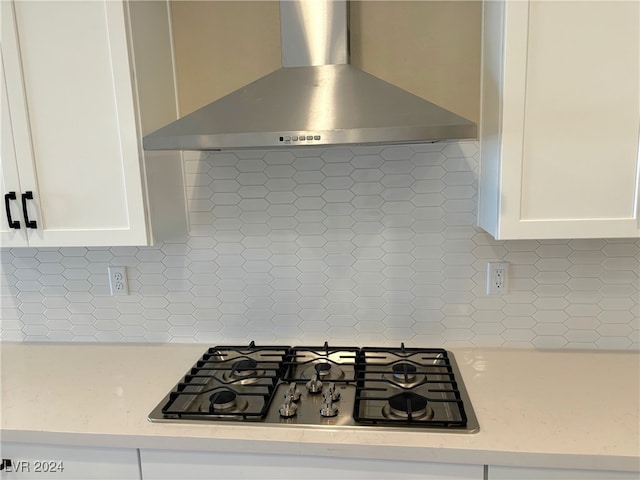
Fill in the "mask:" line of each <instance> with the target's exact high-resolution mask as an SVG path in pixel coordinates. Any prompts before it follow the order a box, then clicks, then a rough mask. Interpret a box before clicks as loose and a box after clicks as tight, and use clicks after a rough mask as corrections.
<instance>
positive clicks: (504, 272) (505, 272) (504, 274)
mask: <svg viewBox="0 0 640 480" xmlns="http://www.w3.org/2000/svg"><path fill="white" fill-rule="evenodd" d="M508 292H509V263H508V262H489V263H488V264H487V295H504V294H506V293H508Z"/></svg>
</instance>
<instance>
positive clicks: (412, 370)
mask: <svg viewBox="0 0 640 480" xmlns="http://www.w3.org/2000/svg"><path fill="white" fill-rule="evenodd" d="M417 371H418V369H417V367H416V366H415V365H414V364H412V363H408V362H400V363H395V364H393V365H392V366H391V371H390V372H385V373H383V374H382V378H384V379H385V380H388V381H390V382H392V383H394V384H396V385H399V386H401V387H413V386H415V385H418V384H419V383H422V382H423V381H424V379H425V376H424V375H423V374H417V373H416V372H417Z"/></svg>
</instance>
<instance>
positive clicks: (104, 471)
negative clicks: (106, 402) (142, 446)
mask: <svg viewBox="0 0 640 480" xmlns="http://www.w3.org/2000/svg"><path fill="white" fill-rule="evenodd" d="M1 455H2V459H3V464H4V469H3V470H2V472H0V478H1V479H2V480H5V479H6V480H11V479H25V480H29V479H34V478H39V479H42V478H51V479H61V480H64V479H77V480H93V479H104V480H107V479H109V480H116V479H117V480H140V479H141V477H140V465H139V461H138V451H137V450H135V449H120V448H89V447H67V446H54V445H36V444H20V443H3V444H2V452H1ZM7 460H11V465H8V462H7Z"/></svg>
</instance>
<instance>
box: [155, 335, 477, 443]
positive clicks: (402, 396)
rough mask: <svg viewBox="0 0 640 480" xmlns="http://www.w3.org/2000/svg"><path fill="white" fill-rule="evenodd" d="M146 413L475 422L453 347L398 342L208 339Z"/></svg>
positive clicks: (162, 417)
mask: <svg viewBox="0 0 640 480" xmlns="http://www.w3.org/2000/svg"><path fill="white" fill-rule="evenodd" d="M149 420H151V421H153V422H201V423H202V422H215V421H228V422H254V423H265V424H269V425H303V426H316V425H318V426H322V425H326V426H332V427H336V426H372V425H373V426H384V427H401V428H428V429H431V430H436V431H446V432H456V433H475V432H477V431H478V430H479V426H478V422H477V420H476V417H475V415H474V413H473V408H472V406H471V401H470V400H469V397H468V395H467V392H466V390H465V388H464V385H463V383H462V376H461V375H460V371H459V370H458V367H457V365H456V363H455V359H454V357H453V354H452V353H451V352H449V351H446V350H443V349H438V348H406V347H405V346H404V344H402V345H401V346H400V347H399V348H376V347H364V348H358V347H330V346H329V345H328V344H327V343H325V344H324V345H323V346H321V347H287V346H257V345H255V344H254V343H253V342H251V344H250V345H248V346H218V347H212V348H209V349H208V350H207V352H206V353H205V354H204V355H203V356H202V358H201V359H200V360H198V362H197V363H196V364H195V365H194V366H193V367H192V368H191V370H189V371H188V372H187V374H186V375H185V376H184V378H183V379H182V380H181V381H180V382H179V383H178V384H177V385H176V386H175V387H174V388H173V390H171V392H170V393H169V394H168V395H167V396H166V397H165V398H164V399H163V400H162V401H161V402H160V404H158V406H157V407H156V408H155V409H154V410H153V411H152V412H151V414H150V415H149Z"/></svg>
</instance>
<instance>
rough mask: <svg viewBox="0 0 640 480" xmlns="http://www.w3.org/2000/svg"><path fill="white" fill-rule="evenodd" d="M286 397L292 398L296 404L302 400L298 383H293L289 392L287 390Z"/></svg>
mask: <svg viewBox="0 0 640 480" xmlns="http://www.w3.org/2000/svg"><path fill="white" fill-rule="evenodd" d="M285 397H288V398H291V400H292V401H294V402H297V401H298V400H300V390H298V386H297V384H296V382H291V383H290V384H289V390H287V393H286V395H285Z"/></svg>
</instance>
